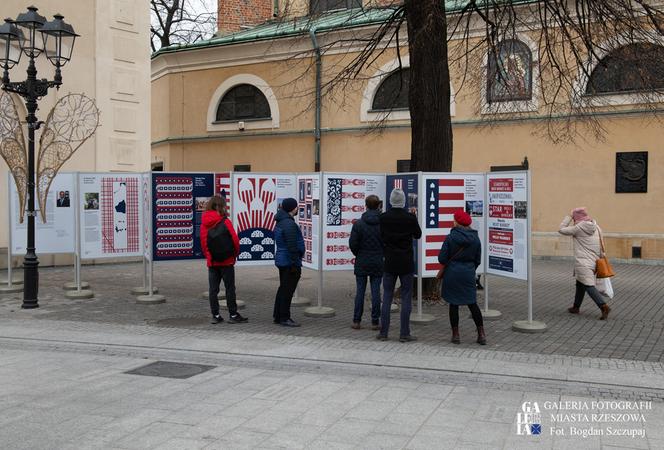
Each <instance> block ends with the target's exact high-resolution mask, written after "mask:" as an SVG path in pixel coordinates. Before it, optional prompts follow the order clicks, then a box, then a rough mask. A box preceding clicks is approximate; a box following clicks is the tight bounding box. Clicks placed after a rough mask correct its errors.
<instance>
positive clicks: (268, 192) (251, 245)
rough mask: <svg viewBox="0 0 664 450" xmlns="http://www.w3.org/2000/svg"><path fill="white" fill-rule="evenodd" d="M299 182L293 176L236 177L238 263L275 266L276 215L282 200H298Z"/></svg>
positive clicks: (238, 173) (234, 208)
mask: <svg viewBox="0 0 664 450" xmlns="http://www.w3.org/2000/svg"><path fill="white" fill-rule="evenodd" d="M296 181H297V179H296V176H295V175H293V174H257V173H249V172H237V173H234V174H233V177H232V186H231V194H232V204H233V224H234V225H235V229H236V231H237V234H238V237H239V238H240V256H239V257H238V259H237V262H238V264H247V265H260V264H273V261H274V253H275V244H274V225H275V222H274V216H275V215H276V213H277V209H278V208H279V207H280V206H281V201H282V200H283V199H285V198H288V197H292V198H297V187H296Z"/></svg>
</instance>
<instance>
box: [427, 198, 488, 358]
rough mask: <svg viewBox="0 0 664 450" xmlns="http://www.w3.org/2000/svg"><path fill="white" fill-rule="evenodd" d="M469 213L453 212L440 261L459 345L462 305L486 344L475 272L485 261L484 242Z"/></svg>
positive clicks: (480, 342) (478, 334)
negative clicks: (472, 226) (451, 225)
mask: <svg viewBox="0 0 664 450" xmlns="http://www.w3.org/2000/svg"><path fill="white" fill-rule="evenodd" d="M472 221H473V220H472V218H471V217H470V215H469V214H468V213H466V212H464V211H462V210H459V211H457V212H456V213H454V227H453V228H452V230H451V231H450V234H449V235H448V236H447V238H446V239H445V242H444V243H443V246H442V248H441V249H440V253H439V254H438V261H439V262H440V263H441V264H442V265H443V270H442V281H441V283H442V290H441V296H442V297H443V300H445V301H446V302H447V303H449V304H450V324H451V325H452V342H453V343H455V344H459V343H460V342H461V338H460V337H459V305H468V309H470V313H471V314H472V316H473V321H474V322H475V326H476V327H477V342H478V343H479V344H481V345H486V335H485V334H484V322H483V320H482V312H481V311H480V308H479V306H477V285H476V282H475V271H476V270H477V267H478V266H479V265H480V263H481V262H482V244H481V243H480V238H479V236H478V234H477V230H473V229H472V228H470V224H471V223H472Z"/></svg>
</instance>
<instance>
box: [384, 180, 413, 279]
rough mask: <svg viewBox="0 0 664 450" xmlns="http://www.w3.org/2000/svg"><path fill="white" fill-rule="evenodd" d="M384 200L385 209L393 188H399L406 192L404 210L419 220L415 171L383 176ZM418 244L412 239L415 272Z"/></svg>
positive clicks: (387, 207)
mask: <svg viewBox="0 0 664 450" xmlns="http://www.w3.org/2000/svg"><path fill="white" fill-rule="evenodd" d="M385 184H386V186H385V197H384V198H385V200H384V201H383V203H384V206H385V210H389V209H390V208H391V206H390V193H391V192H392V190H393V189H401V190H402V191H403V192H404V194H406V210H407V211H408V212H409V213H411V214H415V216H416V217H417V221H418V222H420V220H421V219H420V215H419V174H417V173H400V174H398V175H387V177H386V178H385ZM420 227H423V224H422V223H420ZM419 245H420V241H419V240H414V241H413V256H414V258H415V273H416V274H417V273H418V272H419V271H418V270H417V266H418V264H417V255H418V247H419Z"/></svg>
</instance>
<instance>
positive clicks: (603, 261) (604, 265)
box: [595, 227, 616, 278]
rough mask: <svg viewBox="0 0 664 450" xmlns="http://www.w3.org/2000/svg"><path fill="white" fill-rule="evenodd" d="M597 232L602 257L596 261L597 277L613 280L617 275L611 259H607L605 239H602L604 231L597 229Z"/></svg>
mask: <svg viewBox="0 0 664 450" xmlns="http://www.w3.org/2000/svg"><path fill="white" fill-rule="evenodd" d="M597 232H598V233H599V248H600V255H599V259H598V260H597V261H595V276H596V277H597V278H611V277H614V276H615V275H616V273H615V272H614V271H613V267H611V263H609V259H608V258H607V257H606V251H605V250H604V238H603V237H602V231H601V230H600V229H599V227H597Z"/></svg>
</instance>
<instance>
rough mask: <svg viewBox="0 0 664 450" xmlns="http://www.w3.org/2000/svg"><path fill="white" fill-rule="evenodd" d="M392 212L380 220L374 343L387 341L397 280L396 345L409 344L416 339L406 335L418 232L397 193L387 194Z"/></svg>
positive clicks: (394, 190)
mask: <svg viewBox="0 0 664 450" xmlns="http://www.w3.org/2000/svg"><path fill="white" fill-rule="evenodd" d="M390 205H391V206H392V208H391V209H390V210H389V211H387V212H386V213H383V214H381V216H380V236H381V239H382V240H383V251H384V255H385V263H384V267H383V305H382V309H381V315H380V333H379V334H378V336H376V338H377V339H379V340H381V341H384V340H387V333H388V331H389V329H390V307H391V306H392V298H393V296H394V287H395V285H396V282H397V278H398V279H399V281H400V283H401V330H400V334H399V341H401V342H410V341H415V340H417V338H416V337H415V336H412V335H411V334H410V311H411V309H412V297H413V274H414V272H415V263H414V255H413V239H419V238H420V237H421V236H422V229H421V228H420V225H419V224H418V223H417V217H415V214H411V213H409V212H408V211H406V209H405V206H406V195H405V194H404V192H403V191H402V190H401V189H393V190H392V192H391V193H390Z"/></svg>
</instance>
